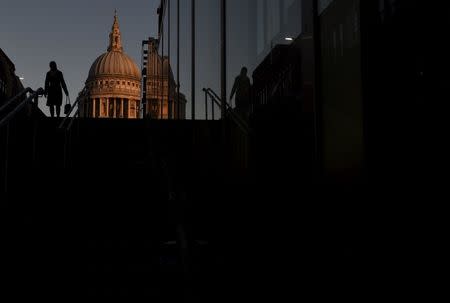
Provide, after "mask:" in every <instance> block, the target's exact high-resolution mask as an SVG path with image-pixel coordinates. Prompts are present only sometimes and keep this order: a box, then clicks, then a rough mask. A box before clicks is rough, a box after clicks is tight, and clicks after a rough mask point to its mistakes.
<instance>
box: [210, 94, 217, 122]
mask: <svg viewBox="0 0 450 303" xmlns="http://www.w3.org/2000/svg"><path fill="white" fill-rule="evenodd" d="M210 98H211V113H212V119H213V121H214V120H215V119H216V117H215V111H214V99H213V98H212V97H210Z"/></svg>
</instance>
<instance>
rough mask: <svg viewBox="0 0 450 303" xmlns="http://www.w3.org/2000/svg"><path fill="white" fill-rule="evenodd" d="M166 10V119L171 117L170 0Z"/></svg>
mask: <svg viewBox="0 0 450 303" xmlns="http://www.w3.org/2000/svg"><path fill="white" fill-rule="evenodd" d="M167 11H168V15H167V58H168V62H167V68H168V71H167V111H168V112H167V114H168V119H169V120H171V119H172V100H171V98H170V97H171V96H170V84H171V83H170V81H171V80H172V79H171V78H170V66H171V61H170V13H171V12H170V0H167Z"/></svg>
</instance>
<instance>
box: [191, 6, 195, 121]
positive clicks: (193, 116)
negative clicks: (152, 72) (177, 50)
mask: <svg viewBox="0 0 450 303" xmlns="http://www.w3.org/2000/svg"><path fill="white" fill-rule="evenodd" d="M191 1H192V3H191V4H192V8H191V9H192V12H191V14H192V15H191V19H192V20H191V21H192V25H191V30H192V34H191V35H192V43H191V46H192V50H191V52H192V53H191V55H192V63H191V64H192V66H191V72H192V75H191V77H192V79H191V85H192V88H191V102H192V104H191V105H192V113H191V115H192V120H195V0H191Z"/></svg>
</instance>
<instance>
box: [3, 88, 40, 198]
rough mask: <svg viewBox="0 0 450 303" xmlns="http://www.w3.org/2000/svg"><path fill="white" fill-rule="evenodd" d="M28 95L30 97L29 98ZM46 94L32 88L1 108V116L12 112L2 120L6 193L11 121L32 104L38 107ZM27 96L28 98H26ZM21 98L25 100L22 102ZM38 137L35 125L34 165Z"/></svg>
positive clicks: (5, 188) (32, 156) (25, 90)
mask: <svg viewBox="0 0 450 303" xmlns="http://www.w3.org/2000/svg"><path fill="white" fill-rule="evenodd" d="M27 94H28V96H27ZM43 94H44V89H42V88H39V89H37V90H36V91H34V90H32V89H31V88H29V87H28V88H26V89H24V90H23V91H21V92H20V93H19V94H17V95H16V96H15V97H13V98H12V99H11V100H9V101H7V102H6V103H5V104H4V105H3V106H2V107H1V108H0V114H1V113H2V112H6V111H7V110H8V109H9V110H10V112H7V113H6V114H5V116H4V117H2V118H0V129H2V128H3V127H5V128H6V130H5V141H4V142H5V148H4V152H3V153H4V154H3V156H4V159H3V160H4V161H3V164H4V167H3V178H4V180H3V189H4V192H5V193H7V192H8V185H9V184H8V182H9V178H8V177H9V161H10V159H9V158H10V155H9V153H10V136H11V130H10V124H11V121H12V120H13V119H14V118H15V117H16V116H17V115H18V114H19V113H20V112H21V111H22V110H23V109H24V108H25V107H26V106H27V105H30V104H33V103H34V105H35V106H36V107H37V106H38V102H39V96H42V95H43ZM25 96H26V98H24V97H25ZM21 98H23V99H22V100H21ZM36 137H37V125H36V124H35V125H34V127H33V137H32V140H33V145H32V146H33V147H32V154H31V158H32V163H33V164H34V163H35V161H36Z"/></svg>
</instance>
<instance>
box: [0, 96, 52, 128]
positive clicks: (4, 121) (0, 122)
mask: <svg viewBox="0 0 450 303" xmlns="http://www.w3.org/2000/svg"><path fill="white" fill-rule="evenodd" d="M26 93H31V95H30V96H28V98H26V99H25V100H23V101H22V102H20V103H19V104H18V105H17V107H16V108H15V109H14V110H12V111H11V112H10V113H9V114H7V115H6V116H5V117H4V118H3V119H2V120H0V127H3V126H4V125H5V124H7V123H8V122H9V121H11V120H12V119H13V118H14V117H15V115H17V114H18V113H19V112H20V111H21V110H22V109H23V108H24V107H25V106H26V105H27V104H28V103H29V102H31V101H32V100H34V99H36V98H38V97H39V96H41V95H43V94H44V89H43V88H38V89H37V90H36V91H33V90H32V89H31V88H27V89H25V90H24V91H22V92H21V93H20V94H19V95H17V96H15V97H14V98H12V99H11V100H10V101H8V102H7V103H6V104H5V105H4V106H2V108H1V109H0V111H3V110H4V109H5V108H6V107H7V106H9V105H10V104H11V103H12V102H14V101H15V100H17V99H18V98H20V96H22V95H23V94H26Z"/></svg>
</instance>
